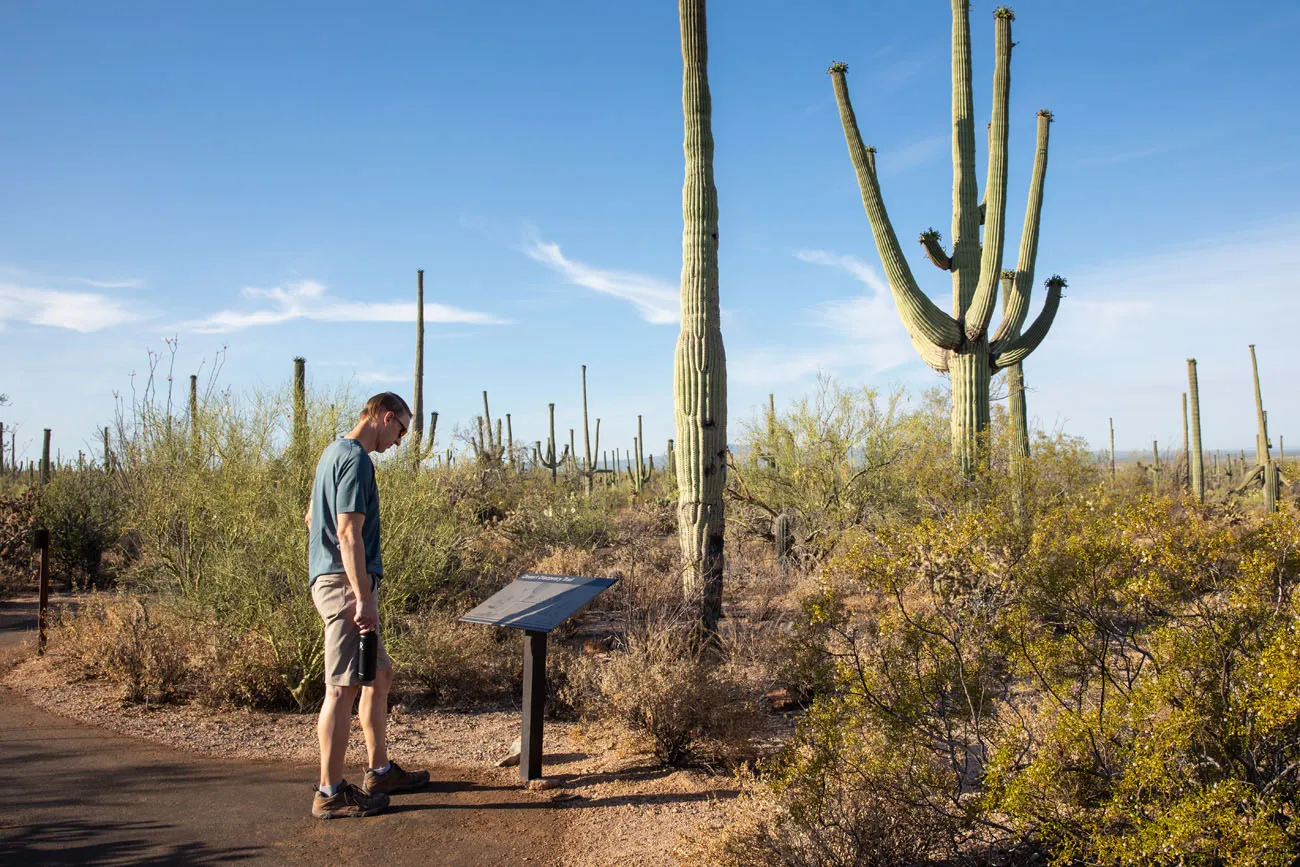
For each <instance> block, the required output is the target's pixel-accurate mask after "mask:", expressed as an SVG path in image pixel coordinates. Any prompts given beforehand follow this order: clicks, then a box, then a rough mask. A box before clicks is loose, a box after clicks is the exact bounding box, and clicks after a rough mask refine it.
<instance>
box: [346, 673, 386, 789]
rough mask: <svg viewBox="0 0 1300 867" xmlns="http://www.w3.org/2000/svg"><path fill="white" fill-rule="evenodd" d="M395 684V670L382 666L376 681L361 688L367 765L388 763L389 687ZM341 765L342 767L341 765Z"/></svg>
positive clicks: (380, 765)
mask: <svg viewBox="0 0 1300 867" xmlns="http://www.w3.org/2000/svg"><path fill="white" fill-rule="evenodd" d="M392 684H393V670H392V669H391V668H381V669H379V670H378V671H376V672H375V682H374V684H373V685H371V686H363V687H362V688H361V708H360V711H359V715H360V717H361V730H362V731H363V732H365V735H366V757H367V759H368V760H369V762H370V764H369V765H368V766H367V767H371V768H382V767H384V766H385V765H387V764H388V688H389V687H390V686H392ZM340 767H342V766H341V765H340Z"/></svg>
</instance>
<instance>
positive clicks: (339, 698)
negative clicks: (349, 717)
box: [325, 683, 361, 707]
mask: <svg viewBox="0 0 1300 867" xmlns="http://www.w3.org/2000/svg"><path fill="white" fill-rule="evenodd" d="M360 691H361V687H359V686H336V685H335V684H332V683H327V684H325V703H326V704H342V705H345V706H347V707H351V706H352V702H353V701H355V700H356V697H357V693H359V692H360Z"/></svg>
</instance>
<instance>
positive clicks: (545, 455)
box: [536, 403, 569, 484]
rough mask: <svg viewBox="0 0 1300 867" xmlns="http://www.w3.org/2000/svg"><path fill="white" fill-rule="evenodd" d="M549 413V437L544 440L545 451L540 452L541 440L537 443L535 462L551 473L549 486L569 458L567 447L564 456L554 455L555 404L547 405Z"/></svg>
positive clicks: (553, 482)
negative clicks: (557, 471) (556, 472)
mask: <svg viewBox="0 0 1300 867" xmlns="http://www.w3.org/2000/svg"><path fill="white" fill-rule="evenodd" d="M547 407H548V408H549V409H550V412H551V435H550V437H549V438H547V440H546V451H545V452H543V451H542V442H541V440H538V441H537V452H536V462H537V463H538V464H539V465H540V466H543V467H545V468H546V469H548V470H550V471H551V484H555V481H556V476H555V471H556V470H557V469H559V468H560V467H561V466H563V464H564V461H565V459H566V458H567V457H568V456H569V447H568V446H565V447H564V454H562V455H558V456H557V455H556V453H555V404H553V403H551V404H547Z"/></svg>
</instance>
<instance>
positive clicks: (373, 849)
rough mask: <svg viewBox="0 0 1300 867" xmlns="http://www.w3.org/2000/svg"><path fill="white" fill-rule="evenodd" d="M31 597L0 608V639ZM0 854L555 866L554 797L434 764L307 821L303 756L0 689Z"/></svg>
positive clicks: (58, 859) (41, 858) (44, 860)
mask: <svg viewBox="0 0 1300 867" xmlns="http://www.w3.org/2000/svg"><path fill="white" fill-rule="evenodd" d="M34 619H35V618H34V603H31V602H30V601H29V600H14V601H10V602H7V603H5V604H3V605H0V649H7V650H9V651H13V650H14V649H16V648H17V647H18V646H19V645H20V644H23V643H27V642H30V641H31V640H33V638H34V633H33V632H31V631H29V630H30V629H31V628H32V627H31V623H32V622H33V621H34ZM0 708H2V710H0V767H3V768H5V769H6V770H7V771H8V772H9V773H8V780H7V783H6V785H5V786H3V787H2V788H0V865H15V867H17V865H23V867H32V865H45V864H100V865H118V864H121V865H126V864H143V865H151V864H157V865H161V864H180V865H197V864H226V863H235V862H240V863H279V864H284V863H291V864H293V863H303V864H307V863H311V864H341V865H348V864H376V863H386V864H392V865H407V864H410V865H415V864H419V865H428V864H440V865H449V867H454V865H498V864H505V863H511V862H522V863H526V864H530V865H550V864H555V863H557V861H558V859H557V857H556V849H557V847H558V846H559V843H560V840H561V839H562V830H563V824H564V823H563V822H562V821H561V816H560V813H562V812H563V808H560V807H557V806H555V805H552V804H551V803H549V802H547V801H543V800H540V799H538V798H537V797H536V796H533V795H530V794H528V793H526V792H523V791H520V790H519V789H518V788H515V787H513V786H500V785H494V784H483V783H480V782H477V781H475V780H474V779H472V778H471V777H470V776H469V775H467V774H466V773H465V772H464V771H459V770H449V769H438V768H434V769H432V770H433V777H434V783H433V784H431V785H430V787H429V788H428V789H427V790H425V791H423V792H418V793H414V794H408V795H399V796H397V797H395V798H394V799H393V807H392V808H390V811H389V812H387V813H385V814H383V815H380V816H375V817H371V818H368V819H353V820H340V821H332V822H322V821H318V820H314V819H312V818H311V816H310V813H309V809H310V803H311V784H312V782H313V780H314V778H315V776H316V769H315V768H314V767H312V766H307V765H297V764H290V763H278V762H247V761H230V760H220V759H207V758H201V757H196V756H192V755H187V754H183V753H177V752H175V751H173V750H168V749H165V748H161V747H158V746H154V745H151V744H147V743H144V742H142V741H138V740H134V739H131V738H126V737H122V736H120V735H115V734H112V733H109V732H106V731H103V730H101V729H97V728H92V727H89V726H85V725H82V724H80V723H76V722H72V721H70V720H67V719H65V718H63V717H60V716H57V715H55V714H52V713H49V712H48V711H45V710H41V709H40V708H37V707H35V706H33V705H31V704H30V703H28V702H27V701H26V700H25V699H23V698H22V697H21V696H20V695H18V694H16V693H14V692H13V691H11V690H7V689H0Z"/></svg>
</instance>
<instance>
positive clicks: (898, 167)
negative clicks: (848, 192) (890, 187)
mask: <svg viewBox="0 0 1300 867" xmlns="http://www.w3.org/2000/svg"><path fill="white" fill-rule="evenodd" d="M948 146H949V138H948V136H946V135H932V136H930V137H929V138H923V139H918V140H917V141H914V142H910V143H909V144H905V145H903V146H902V147H901V148H898V149H897V150H881V151H880V153H879V154H878V155H877V157H876V163H877V165H878V166H879V169H880V174H881V176H882V177H886V178H888V177H893V176H894V175H901V174H902V173H903V172H906V171H908V170H909V169H914V168H916V167H917V166H923V165H925V164H926V163H928V162H930V161H931V160H934V159H937V158H938V157H939V156H941V155H943V154H945V153H947V152H948Z"/></svg>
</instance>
